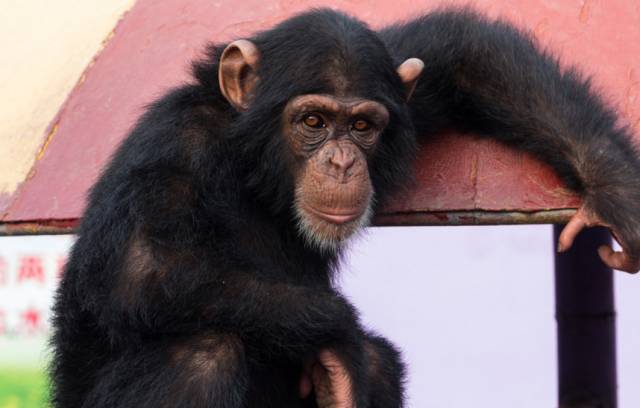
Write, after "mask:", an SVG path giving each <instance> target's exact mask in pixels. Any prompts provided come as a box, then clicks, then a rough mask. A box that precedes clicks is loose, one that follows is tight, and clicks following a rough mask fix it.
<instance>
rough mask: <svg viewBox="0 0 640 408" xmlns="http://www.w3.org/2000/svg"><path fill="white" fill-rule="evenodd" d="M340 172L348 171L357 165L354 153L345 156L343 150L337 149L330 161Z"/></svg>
mask: <svg viewBox="0 0 640 408" xmlns="http://www.w3.org/2000/svg"><path fill="white" fill-rule="evenodd" d="M329 161H330V162H331V164H333V165H334V166H335V167H336V168H337V169H338V170H341V171H347V170H349V169H350V168H351V166H353V163H355V161H356V159H355V155H354V154H353V153H347V154H345V153H344V152H343V151H342V150H340V149H336V151H335V152H334V154H333V155H332V156H331V159H330V160H329Z"/></svg>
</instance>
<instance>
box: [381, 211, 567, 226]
mask: <svg viewBox="0 0 640 408" xmlns="http://www.w3.org/2000/svg"><path fill="white" fill-rule="evenodd" d="M575 212H576V210H575V209H547V210H543V211H531V212H525V211H433V212H397V213H382V214H379V215H377V216H376V217H375V218H374V220H373V225H374V226H379V227H387V226H422V225H502V224H561V223H566V222H568V221H569V219H570V218H571V217H572V216H573V215H574V214H575Z"/></svg>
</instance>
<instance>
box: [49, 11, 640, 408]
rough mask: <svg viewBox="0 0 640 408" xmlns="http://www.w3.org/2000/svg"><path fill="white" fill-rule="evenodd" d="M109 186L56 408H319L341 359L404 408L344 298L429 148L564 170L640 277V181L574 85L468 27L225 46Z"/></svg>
mask: <svg viewBox="0 0 640 408" xmlns="http://www.w3.org/2000/svg"><path fill="white" fill-rule="evenodd" d="M193 67H194V68H193V72H194V80H193V82H192V83H191V84H188V85H185V86H181V87H179V88H177V89H174V90H172V91H171V92H169V93H168V94H167V95H165V96H164V97H162V98H160V99H159V100H158V101H156V102H155V103H154V104H153V105H152V106H151V107H150V108H149V109H148V110H147V112H146V113H145V114H144V115H143V116H142V118H141V119H140V121H139V122H138V124H137V126H136V127H135V128H134V129H133V131H132V132H131V134H130V135H129V137H128V138H127V139H126V140H125V141H124V142H123V143H122V145H121V146H120V147H119V149H118V150H117V152H116V153H115V155H114V156H113V159H112V160H111V163H110V164H109V165H108V166H107V167H106V169H105V170H104V172H103V173H102V175H101V177H100V180H99V181H98V182H97V183H96V185H95V186H94V187H93V189H92V191H91V193H90V197H89V203H88V206H87V210H86V213H85V215H84V218H83V221H82V224H81V226H80V229H79V234H78V239H77V241H76V243H75V245H74V247H73V251H72V255H71V257H70V260H69V262H68V266H67V267H66V272H65V275H64V278H63V279H62V282H61V285H60V288H59V290H58V293H57V297H56V304H55V318H54V329H55V332H54V337H53V340H52V342H53V347H54V358H53V364H52V377H53V388H54V390H53V400H54V404H55V406H57V407H64V408H74V407H91V408H102V407H194V408H195V407H225V408H228V407H278V408H282V407H304V406H316V401H315V399H314V398H313V397H312V396H310V397H306V398H301V397H300V395H299V393H298V391H297V390H298V387H299V381H300V378H301V372H302V371H303V367H304V365H305V362H306V361H308V359H309V358H313V356H314V355H317V353H318V352H320V351H321V350H333V352H335V355H337V356H338V357H339V359H340V361H341V363H342V364H343V365H344V368H345V369H346V372H347V373H348V376H349V378H350V381H351V385H352V389H351V393H352V396H353V400H354V404H355V406H357V407H358V408H365V407H399V406H402V395H403V391H402V382H403V364H402V362H401V360H400V357H399V353H398V351H396V350H395V349H394V348H393V346H392V345H390V344H389V343H388V342H387V341H386V340H384V339H383V338H382V337H379V336H377V335H373V334H371V333H369V332H367V331H366V330H365V329H364V328H363V327H362V326H361V325H360V323H359V321H358V315H357V312H356V311H355V310H354V308H353V307H352V305H351V304H350V303H349V302H348V301H347V300H346V299H345V298H344V297H343V296H342V295H341V294H340V293H338V292H337V291H336V289H335V288H334V287H333V285H332V277H333V276H334V273H335V272H336V269H337V265H338V263H339V262H338V261H339V258H340V254H341V252H342V250H343V248H344V246H345V243H346V242H347V241H348V238H349V237H351V236H353V235H354V234H355V233H357V231H358V230H360V229H361V228H362V227H363V226H366V225H367V224H368V222H369V219H370V218H371V215H372V214H374V213H375V211H376V210H377V209H378V208H380V206H381V205H383V204H384V202H385V200H386V199H387V198H388V197H389V196H390V195H391V194H393V192H394V191H397V189H398V188H400V187H402V186H405V185H407V184H406V183H408V182H410V181H411V169H412V161H413V158H414V154H415V152H416V146H417V144H418V142H417V138H416V135H419V136H420V137H424V138H428V137H430V136H432V135H434V134H436V133H438V132H441V131H442V130H443V129H445V128H451V127H454V128H457V129H460V130H462V131H465V132H467V131H469V132H473V133H475V134H477V135H480V137H492V138H495V139H497V140H500V141H502V142H504V143H506V144H508V145H511V146H514V147H517V148H520V149H522V150H524V151H527V152H530V153H532V154H533V155H535V156H536V157H538V158H539V159H541V160H543V161H544V162H546V163H548V164H549V165H550V166H552V168H553V169H555V171H557V173H558V174H559V175H560V176H561V177H562V179H563V180H564V182H565V183H566V185H567V186H569V187H570V188H572V189H573V190H575V191H576V192H578V193H580V194H581V197H582V199H583V202H584V204H583V206H582V208H581V209H580V210H579V212H578V213H577V214H576V216H574V217H573V219H572V221H571V223H570V226H569V227H568V228H567V229H566V230H565V232H564V234H563V235H562V238H561V246H562V247H563V248H567V247H569V246H570V245H571V242H572V240H573V237H574V236H575V234H577V232H578V231H579V230H580V229H581V228H582V227H584V226H589V225H594V224H601V225H606V226H609V227H610V228H611V229H612V231H613V232H614V233H615V235H616V236H617V237H618V239H619V241H620V243H621V245H622V247H623V248H624V252H619V253H616V252H613V251H612V250H611V249H610V248H601V249H600V255H601V257H602V258H603V260H604V261H605V262H606V263H607V264H609V265H610V266H612V267H615V268H618V269H625V270H628V271H635V270H637V269H638V268H639V266H640V262H639V259H640V235H639V234H640V160H639V158H638V157H639V156H638V154H637V152H636V151H635V150H634V148H633V146H632V143H631V142H630V130H628V129H626V128H624V127H622V126H620V125H619V124H617V122H616V115H615V114H614V112H613V111H612V110H611V109H610V108H608V107H606V106H605V104H604V103H603V102H602V100H601V99H600V97H598V95H597V94H596V93H594V92H593V91H592V90H591V88H590V86H589V81H588V80H586V79H584V77H583V76H581V75H580V74H579V73H578V72H577V71H576V70H574V69H566V68H562V67H560V66H559V64H558V61H557V59H556V58H554V57H553V56H551V55H549V54H548V53H547V52H543V51H540V49H539V48H538V46H537V45H536V43H535V42H534V40H533V39H532V38H531V37H530V36H529V35H527V34H525V33H523V32H522V31H519V30H518V29H516V28H514V27H512V26H510V25H509V24H507V23H504V22H501V21H491V20H489V19H487V18H486V17H483V16H481V15H479V14H477V13H475V12H474V11H470V10H468V9H443V10H439V11H436V12H433V13H431V14H427V15H425V16H422V17H420V18H417V19H415V20H412V21H410V22H407V23H403V24H398V25H394V26H391V27H388V28H384V29H382V30H380V31H377V32H376V31H372V30H371V29H370V28H368V27H367V26H366V25H365V24H364V23H362V22H361V21H358V20H357V19H355V18H352V17H349V16H347V15H344V14H342V13H340V12H336V11H331V10H327V9H319V10H313V11H310V12H307V13H304V14H300V15H297V16H295V17H293V18H291V19H289V20H286V21H284V22H282V23H281V24H279V25H277V26H275V27H274V28H272V29H270V30H267V31H264V32H261V33H258V34H256V35H255V36H254V37H252V38H251V39H241V40H237V41H234V42H231V43H230V44H225V45H215V46H212V47H211V48H210V50H209V52H208V54H207V57H206V58H203V59H202V60H200V61H197V62H195V63H194V66H193Z"/></svg>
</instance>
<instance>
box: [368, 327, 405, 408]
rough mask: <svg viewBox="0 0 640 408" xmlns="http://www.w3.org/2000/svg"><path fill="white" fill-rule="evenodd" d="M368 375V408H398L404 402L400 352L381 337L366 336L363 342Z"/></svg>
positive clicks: (403, 370) (402, 366) (403, 372)
mask: <svg viewBox="0 0 640 408" xmlns="http://www.w3.org/2000/svg"><path fill="white" fill-rule="evenodd" d="M364 350H365V358H366V363H367V367H368V373H369V384H370V385H369V387H370V388H369V390H370V394H369V395H370V396H371V400H370V405H369V406H370V408H400V407H402V406H403V400H404V379H405V368H404V363H403V362H402V359H401V355H400V352H399V351H398V350H396V348H395V347H394V346H393V345H392V344H391V343H390V342H389V341H388V340H386V339H384V338H383V337H380V336H377V335H374V334H371V333H369V334H367V335H366V337H365V341H364Z"/></svg>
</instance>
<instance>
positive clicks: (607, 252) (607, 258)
mask: <svg viewBox="0 0 640 408" xmlns="http://www.w3.org/2000/svg"><path fill="white" fill-rule="evenodd" d="M598 255H600V258H601V259H602V262H604V263H605V264H606V265H607V266H608V267H610V268H613V269H617V270H619V271H624V272H629V273H636V272H638V270H639V269H640V260H638V259H637V258H633V257H631V256H629V255H628V254H627V253H626V252H623V251H620V252H616V251H614V250H613V248H611V247H610V246H609V245H603V246H601V247H600V248H598Z"/></svg>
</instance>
